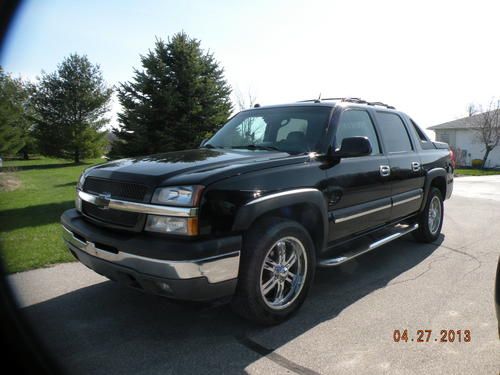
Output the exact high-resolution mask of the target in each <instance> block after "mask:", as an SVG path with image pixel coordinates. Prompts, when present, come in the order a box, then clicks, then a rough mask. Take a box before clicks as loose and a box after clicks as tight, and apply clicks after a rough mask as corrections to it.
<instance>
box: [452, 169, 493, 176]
mask: <svg viewBox="0 0 500 375" xmlns="http://www.w3.org/2000/svg"><path fill="white" fill-rule="evenodd" d="M495 174H500V171H497V170H492V169H469V168H467V169H461V168H458V169H455V176H491V175H495Z"/></svg>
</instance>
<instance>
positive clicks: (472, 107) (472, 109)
mask: <svg viewBox="0 0 500 375" xmlns="http://www.w3.org/2000/svg"><path fill="white" fill-rule="evenodd" d="M467 113H468V114H469V117H471V116H473V115H475V114H476V113H477V107H476V105H475V104H474V103H469V105H468V106H467Z"/></svg>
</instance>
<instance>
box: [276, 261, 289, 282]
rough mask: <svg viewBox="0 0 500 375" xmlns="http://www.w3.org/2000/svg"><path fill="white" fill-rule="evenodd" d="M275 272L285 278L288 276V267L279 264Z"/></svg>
mask: <svg viewBox="0 0 500 375" xmlns="http://www.w3.org/2000/svg"><path fill="white" fill-rule="evenodd" d="M274 274H275V275H276V276H278V277H280V278H281V279H285V278H286V277H287V276H288V268H287V267H286V266H284V265H282V264H277V265H276V266H275V267H274Z"/></svg>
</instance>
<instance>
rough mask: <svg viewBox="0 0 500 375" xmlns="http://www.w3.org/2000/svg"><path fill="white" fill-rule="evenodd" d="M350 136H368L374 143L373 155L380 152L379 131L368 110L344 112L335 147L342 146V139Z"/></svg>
mask: <svg viewBox="0 0 500 375" xmlns="http://www.w3.org/2000/svg"><path fill="white" fill-rule="evenodd" d="M349 137H367V138H368V139H369V140H370V143H371V145H372V155H377V154H380V146H379V143H378V139H377V133H375V128H374V126H373V122H372V120H371V119H370V116H369V115H368V113H367V112H366V111H359V110H348V111H346V112H344V113H342V116H341V117H340V122H339V126H338V128H337V134H336V137H335V149H338V148H340V146H341V145H342V140H343V139H344V138H349Z"/></svg>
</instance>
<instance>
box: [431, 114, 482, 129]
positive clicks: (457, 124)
mask: <svg viewBox="0 0 500 375" xmlns="http://www.w3.org/2000/svg"><path fill="white" fill-rule="evenodd" d="M483 116H484V114H483V113H478V114H476V115H472V116H468V117H464V118H460V119H458V120H453V121H448V122H444V123H442V124H439V125H434V126H430V127H428V128H427V129H429V130H440V129H443V130H444V129H474V128H478V127H479V125H480V123H481V120H482V119H483Z"/></svg>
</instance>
